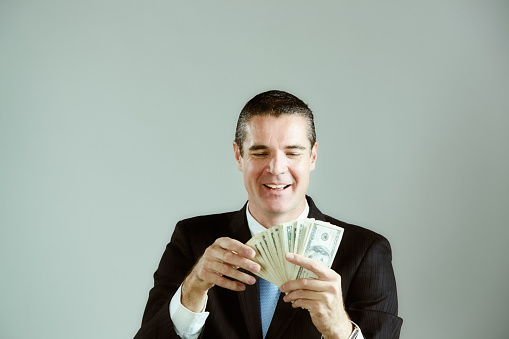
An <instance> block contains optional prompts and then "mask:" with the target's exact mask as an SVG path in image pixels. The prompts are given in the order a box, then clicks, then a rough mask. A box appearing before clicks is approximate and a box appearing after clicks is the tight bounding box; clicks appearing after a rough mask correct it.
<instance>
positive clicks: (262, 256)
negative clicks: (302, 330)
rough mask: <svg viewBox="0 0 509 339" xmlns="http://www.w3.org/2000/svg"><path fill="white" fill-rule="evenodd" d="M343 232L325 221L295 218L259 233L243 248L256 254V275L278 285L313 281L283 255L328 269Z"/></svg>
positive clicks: (309, 274)
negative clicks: (301, 258)
mask: <svg viewBox="0 0 509 339" xmlns="http://www.w3.org/2000/svg"><path fill="white" fill-rule="evenodd" d="M343 231H344V230H343V228H341V227H338V226H335V225H332V224H330V223H328V222H325V221H320V220H314V219H299V220H294V221H290V222H287V223H283V224H279V225H277V226H273V227H271V228H269V229H267V230H265V231H263V232H260V233H258V234H256V235H255V236H254V237H252V238H251V239H250V240H249V241H248V242H247V243H246V245H248V246H249V247H251V248H253V249H254V250H255V251H256V255H255V257H254V259H253V261H255V262H257V263H258V264H260V266H261V269H260V271H259V272H258V274H257V275H258V276H259V277H260V278H263V279H265V280H267V281H270V282H271V283H273V284H274V285H276V286H281V285H283V284H284V283H286V282H287V281H290V280H294V279H300V278H310V279H316V278H317V276H316V275H315V274H314V273H313V272H311V271H309V270H307V269H305V268H302V267H300V266H297V265H294V264H291V263H289V262H288V261H287V260H286V259H285V255H286V253H288V252H290V253H298V254H301V255H304V256H306V257H308V258H311V259H314V260H316V261H318V262H320V263H322V264H323V265H325V266H327V267H329V268H330V267H331V265H332V261H333V260H334V257H335V256H336V252H337V251H338V247H339V243H340V242H341V239H342V238H343Z"/></svg>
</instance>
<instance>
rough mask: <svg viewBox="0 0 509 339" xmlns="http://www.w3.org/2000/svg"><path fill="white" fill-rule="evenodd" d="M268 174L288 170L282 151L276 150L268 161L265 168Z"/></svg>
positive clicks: (276, 173) (277, 173)
mask: <svg viewBox="0 0 509 339" xmlns="http://www.w3.org/2000/svg"><path fill="white" fill-rule="evenodd" d="M267 170H268V171H269V173H270V174H272V175H279V174H282V173H285V172H286V171H287V170H288V164H287V159H286V156H285V154H284V153H283V154H282V152H276V153H275V154H274V155H273V156H272V158H271V159H270V162H269V167H268V168H267Z"/></svg>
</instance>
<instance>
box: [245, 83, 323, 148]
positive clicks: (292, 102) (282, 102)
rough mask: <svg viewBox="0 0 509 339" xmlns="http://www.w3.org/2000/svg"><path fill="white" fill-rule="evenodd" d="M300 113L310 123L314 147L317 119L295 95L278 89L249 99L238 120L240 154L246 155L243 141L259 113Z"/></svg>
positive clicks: (277, 115) (310, 134) (309, 128)
mask: <svg viewBox="0 0 509 339" xmlns="http://www.w3.org/2000/svg"><path fill="white" fill-rule="evenodd" d="M292 114H296V115H300V116H302V117H303V118H305V119H306V121H307V123H308V138H309V142H310V144H311V148H313V146H314V144H315V142H316V132H315V121H314V117H313V112H312V111H311V110H310V109H309V107H308V105H306V104H305V103H304V102H303V101H302V100H300V99H299V98H297V97H296V96H295V95H293V94H290V93H287V92H284V91H278V90H272V91H267V92H263V93H260V94H258V95H256V96H255V97H254V98H252V99H251V100H249V101H248V102H247V104H246V105H245V106H244V108H243V109H242V111H241V112H240V115H239V120H238V121H237V129H236V131H235V142H236V143H237V145H238V146H239V150H240V155H241V156H244V149H243V143H244V140H246V127H247V123H248V122H249V120H250V119H251V118H252V117H254V116H257V115H261V116H263V115H269V116H274V117H280V116H281V115H292Z"/></svg>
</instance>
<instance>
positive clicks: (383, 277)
mask: <svg viewBox="0 0 509 339" xmlns="http://www.w3.org/2000/svg"><path fill="white" fill-rule="evenodd" d="M391 261H392V254H391V247H390V244H389V241H387V239H385V238H384V237H382V236H379V237H377V238H375V239H374V241H373V242H372V243H371V245H370V246H369V247H368V249H367V251H366V253H365V255H364V257H363V258H362V260H361V261H360V264H359V267H358V269H357V272H356V273H355V275H354V277H353V279H352V282H351V288H350V291H349V292H348V295H347V296H346V299H345V304H346V305H347V312H348V314H349V315H350V318H351V319H352V320H353V321H354V322H355V323H357V324H358V325H359V327H360V329H361V331H362V333H363V335H364V337H365V338H370V339H394V338H399V333H400V330H401V325H402V323H403V320H402V319H401V318H399V317H398V316H397V315H398V297H397V293H396V280H395V277H394V271H393V268H392V262H391Z"/></svg>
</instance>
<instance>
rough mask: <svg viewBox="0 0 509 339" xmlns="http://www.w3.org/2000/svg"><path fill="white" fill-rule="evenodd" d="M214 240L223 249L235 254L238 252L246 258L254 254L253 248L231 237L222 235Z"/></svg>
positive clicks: (252, 256) (250, 257) (251, 257)
mask: <svg viewBox="0 0 509 339" xmlns="http://www.w3.org/2000/svg"><path fill="white" fill-rule="evenodd" d="M215 242H216V243H217V244H218V245H219V246H221V247H222V248H223V249H225V250H228V251H233V252H235V253H236V254H239V255H240V256H243V257H245V258H248V259H253V258H254V257H255V255H256V252H255V250H254V249H252V248H251V247H249V246H247V245H245V244H243V243H241V242H240V241H238V240H235V239H232V238H228V237H223V238H219V239H217V240H216V241H215Z"/></svg>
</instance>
